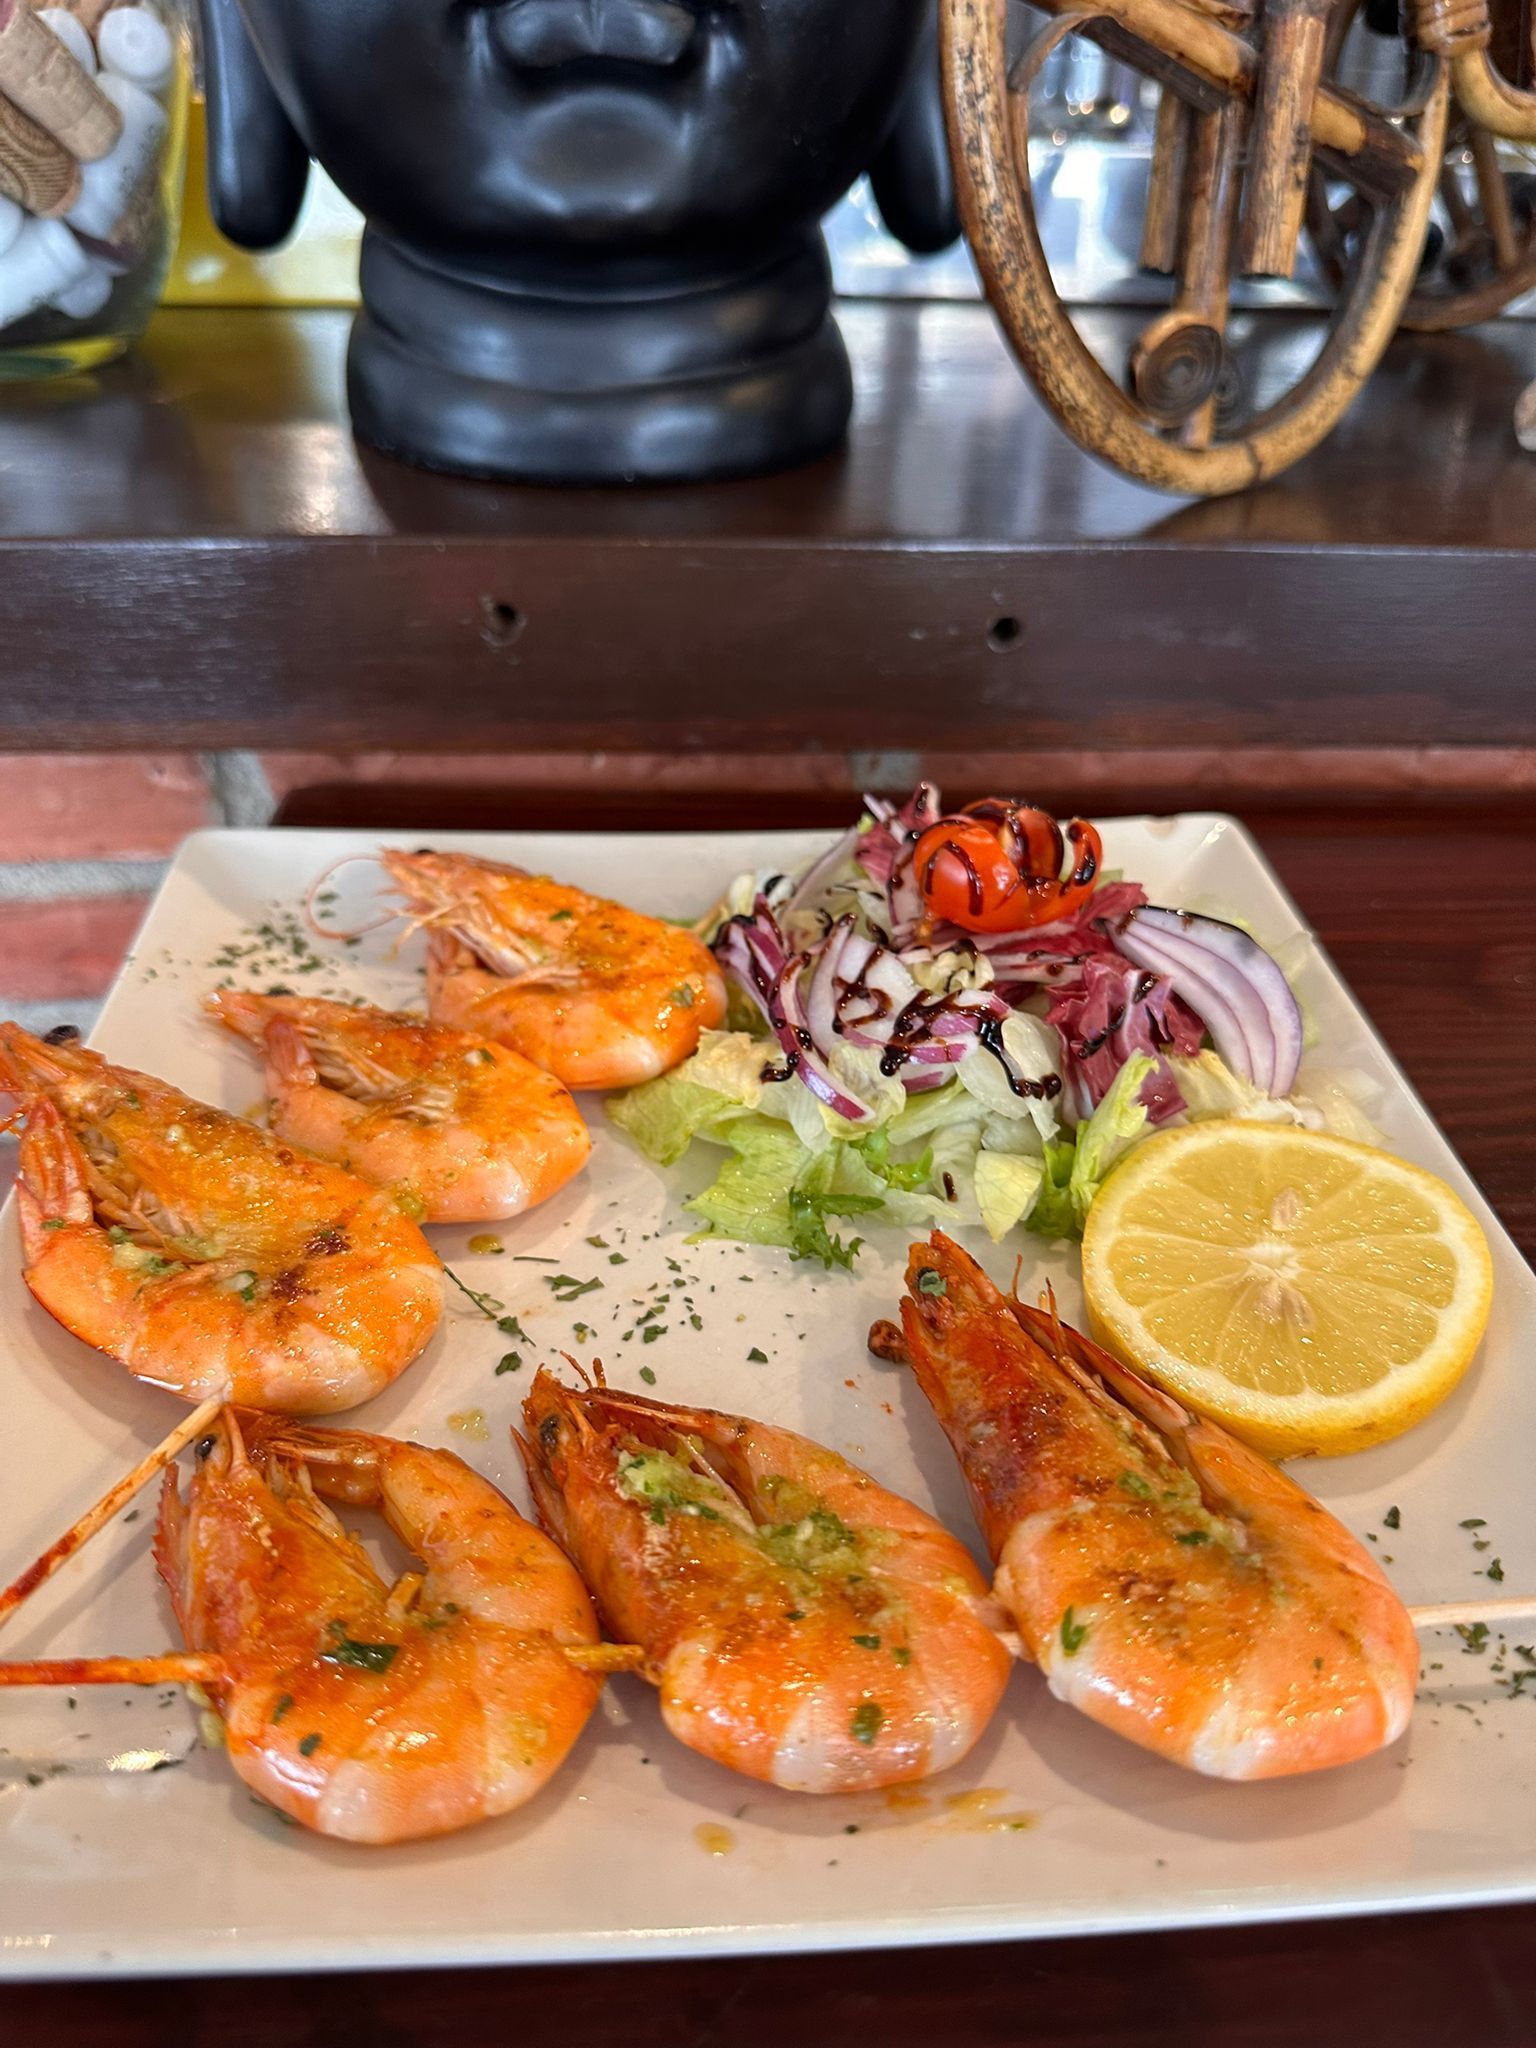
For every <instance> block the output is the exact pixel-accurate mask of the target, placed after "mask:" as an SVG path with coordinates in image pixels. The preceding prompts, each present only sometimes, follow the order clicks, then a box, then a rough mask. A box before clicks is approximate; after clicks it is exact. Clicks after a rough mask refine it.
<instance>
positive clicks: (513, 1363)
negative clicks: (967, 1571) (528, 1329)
mask: <svg viewBox="0 0 1536 2048" xmlns="http://www.w3.org/2000/svg"><path fill="white" fill-rule="evenodd" d="M522 1369H523V1354H522V1353H521V1351H506V1352H503V1353H502V1355H501V1357H500V1358H499V1359H498V1360H497V1362H496V1377H497V1379H500V1378H501V1376H502V1374H503V1373H504V1372H521V1371H522Z"/></svg>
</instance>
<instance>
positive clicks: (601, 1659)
mask: <svg viewBox="0 0 1536 2048" xmlns="http://www.w3.org/2000/svg"><path fill="white" fill-rule="evenodd" d="M565 1654H566V1656H567V1658H568V1659H569V1660H570V1662H571V1663H572V1664H574V1665H575V1666H576V1669H577V1670H578V1671H599V1672H601V1671H638V1670H639V1669H640V1667H641V1666H642V1665H643V1664H644V1662H645V1652H644V1650H642V1649H641V1647H640V1645H639V1644H638V1643H567V1644H566V1646H565Z"/></svg>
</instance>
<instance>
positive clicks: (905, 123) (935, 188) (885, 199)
mask: <svg viewBox="0 0 1536 2048" xmlns="http://www.w3.org/2000/svg"><path fill="white" fill-rule="evenodd" d="M869 179H870V184H871V185H872V186H873V188H874V194H875V202H876V204H877V205H878V206H879V208H880V213H881V216H882V218H883V219H884V221H885V224H886V226H887V227H888V228H889V229H890V231H891V233H892V234H893V235H894V236H895V237H896V238H897V240H898V241H901V242H905V243H906V245H907V247H908V248H909V249H910V250H911V251H912V252H913V254H914V255H917V256H935V255H937V254H938V252H939V251H940V250H941V249H947V248H948V247H949V245H950V243H951V242H953V241H955V240H956V239H957V238H958V236H959V233H960V215H959V212H958V210H957V208H956V205H955V178H954V172H953V171H952V170H951V168H950V162H949V139H948V136H947V135H946V133H945V129H944V102H943V88H942V84H941V81H940V78H939V24H938V15H937V13H936V11H930V13H929V17H928V25H927V27H926V28H925V29H924V31H923V34H922V38H921V41H920V43H919V46H918V52H917V61H916V63H915V64H914V65H913V67H912V75H911V77H910V78H909V79H908V80H907V85H906V90H905V91H904V92H903V94H902V96H901V100H900V102H899V104H898V106H897V110H896V125H895V126H894V127H893V128H892V130H891V132H890V134H889V135H888V136H887V137H886V139H885V141H884V142H883V143H882V144H881V147H880V153H879V155H878V156H877V157H876V158H875V160H874V162H873V163H872V164H871V165H870V169H869Z"/></svg>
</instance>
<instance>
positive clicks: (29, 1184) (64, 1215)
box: [16, 1095, 95, 1266]
mask: <svg viewBox="0 0 1536 2048" xmlns="http://www.w3.org/2000/svg"><path fill="white" fill-rule="evenodd" d="M16 1213H17V1216H18V1217H19V1219H20V1222H21V1243H22V1250H23V1252H24V1254H25V1256H26V1262H27V1264H28V1265H29V1266H34V1265H36V1264H37V1262H38V1260H39V1259H41V1258H42V1256H43V1254H44V1252H45V1251H47V1249H48V1247H49V1245H50V1244H51V1242H52V1239H53V1233H54V1232H55V1231H56V1230H57V1229H58V1227H59V1225H60V1224H61V1223H75V1224H82V1223H87V1224H88V1223H90V1222H92V1221H93V1220H94V1216H95V1211H94V1210H93V1208H92V1206H91V1177H90V1165H89V1162H88V1161H87V1159H86V1156H85V1152H84V1150H83V1148H82V1147H81V1144H80V1141H79V1139H78V1138H77V1137H76V1136H75V1135H74V1133H73V1132H72V1131H71V1130H70V1128H69V1126H68V1125H67V1124H66V1123H65V1121H64V1118H63V1116H62V1115H61V1114H60V1112H59V1110H58V1107H57V1105H56V1104H54V1103H52V1102H50V1101H49V1100H48V1098H47V1096H45V1095H39V1096H34V1097H32V1098H31V1099H30V1100H29V1101H28V1102H27V1104H26V1127H25V1129H24V1130H23V1132H22V1135H21V1144H20V1146H19V1147H18V1148H17V1175H16Z"/></svg>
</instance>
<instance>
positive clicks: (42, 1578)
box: [0, 1394, 224, 1683]
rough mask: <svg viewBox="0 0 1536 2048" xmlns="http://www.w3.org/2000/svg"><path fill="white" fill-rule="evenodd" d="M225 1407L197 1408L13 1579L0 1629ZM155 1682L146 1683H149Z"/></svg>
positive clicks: (214, 1403)
mask: <svg viewBox="0 0 1536 2048" xmlns="http://www.w3.org/2000/svg"><path fill="white" fill-rule="evenodd" d="M223 1406H224V1396H223V1395H222V1394H213V1395H210V1396H209V1398H208V1399H207V1400H206V1401H204V1402H203V1404H202V1406H201V1407H200V1408H194V1409H193V1411H192V1413H191V1414H190V1415H189V1416H187V1417H186V1418H185V1420H184V1421H182V1422H179V1423H178V1424H177V1425H176V1427H175V1428H174V1429H173V1430H172V1431H171V1433H170V1435H169V1436H168V1437H166V1438H165V1440H164V1442H163V1443H158V1444H156V1446H155V1448H154V1449H153V1450H152V1451H150V1452H149V1453H148V1455H147V1456H145V1457H143V1458H141V1459H140V1460H139V1462H138V1464H137V1465H135V1466H134V1468H133V1470H132V1471H131V1472H129V1473H127V1474H126V1475H125V1476H124V1477H123V1478H121V1479H119V1480H118V1482H117V1484H116V1485H115V1486H111V1487H109V1488H108V1489H107V1491H106V1492H105V1493H104V1494H103V1495H102V1497H101V1499H100V1500H99V1501H97V1503H96V1505H95V1506H94V1507H91V1508H87V1509H86V1511H85V1513H84V1514H83V1515H82V1516H81V1517H80V1519H79V1520H78V1521H77V1522H75V1523H73V1524H72V1525H71V1526H70V1527H69V1528H68V1529H66V1530H65V1531H64V1534H63V1535H62V1536H60V1537H59V1538H58V1540H57V1542H54V1543H50V1544H49V1546H48V1548H47V1549H46V1550H45V1551H44V1552H43V1554H42V1556H41V1557H39V1558H37V1559H36V1560H35V1561H34V1562H33V1563H32V1564H29V1565H28V1566H27V1569H26V1570H25V1571H24V1572H22V1573H21V1575H20V1576H19V1577H18V1578H16V1579H13V1580H12V1581H11V1583H10V1585H8V1586H7V1587H6V1588H5V1591H4V1592H3V1593H0V1628H4V1627H5V1624H6V1623H7V1622H8V1621H9V1620H10V1618H11V1616H12V1615H13V1614H14V1613H15V1612H16V1610H17V1609H18V1608H19V1607H20V1606H21V1605H22V1604H23V1603H24V1602H25V1601H26V1600H28V1599H30V1598H31V1596H32V1595H33V1594H34V1593H35V1592H36V1591H37V1589H38V1587H39V1586H42V1585H46V1584H47V1582H48V1580H49V1579H51V1578H52V1577H53V1575H54V1573H55V1572H56V1571H57V1570H58V1569H59V1567H60V1565H62V1564H65V1563H67V1562H68V1560H69V1559H70V1558H72V1557H73V1556H74V1555H75V1554H76V1552H77V1551H79V1550H82V1549H83V1548H84V1547H85V1545H86V1544H87V1543H89V1542H90V1540H91V1538H92V1537H93V1536H94V1535H96V1533H97V1532H98V1531H99V1530H101V1529H104V1528H105V1527H106V1525H107V1523H108V1522H110V1521H111V1519H112V1517H113V1516H114V1515H115V1514H116V1513H117V1512H118V1510H119V1509H120V1508H122V1507H124V1506H126V1505H127V1503H128V1502H129V1501H130V1500H132V1498H133V1496H134V1495H135V1494H136V1493H137V1492H138V1491H139V1489H140V1488H141V1487H143V1486H145V1485H147V1484H148V1482H149V1481H150V1480H151V1479H153V1478H154V1476H155V1474H156V1473H157V1472H159V1471H161V1470H163V1469H164V1467H165V1466H167V1465H169V1464H170V1462H171V1460H172V1459H173V1458H175V1457H177V1456H179V1455H180V1453H181V1452H182V1451H183V1450H185V1448H186V1447H187V1445H188V1444H189V1443H192V1442H193V1441H194V1440H195V1439H196V1438H198V1437H200V1436H201V1435H202V1434H203V1432H204V1430H206V1429H208V1428H210V1427H211V1426H212V1424H213V1423H215V1422H216V1421H217V1420H218V1417H219V1411H220V1410H221V1409H222V1408H223ZM8 1682H10V1683H19V1682H20V1681H17V1680H12V1681H8ZM39 1682H40V1683H41V1682H42V1681H39ZM151 1682H152V1681H148V1680H146V1683H151Z"/></svg>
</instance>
